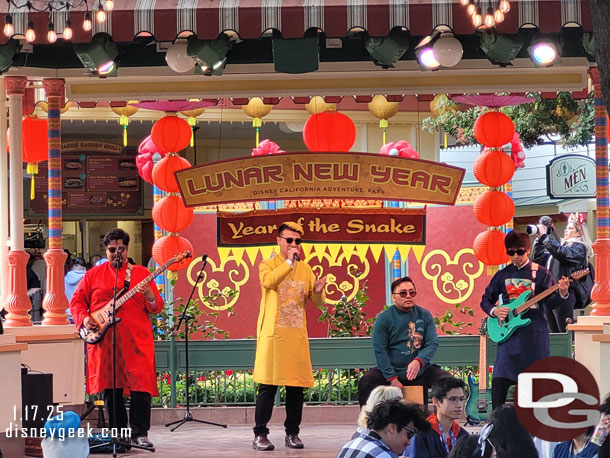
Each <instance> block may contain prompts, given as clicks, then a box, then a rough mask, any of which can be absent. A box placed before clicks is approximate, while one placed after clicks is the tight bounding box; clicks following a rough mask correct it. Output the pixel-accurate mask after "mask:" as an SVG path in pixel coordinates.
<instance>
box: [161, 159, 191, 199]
mask: <svg viewBox="0 0 610 458" xmlns="http://www.w3.org/2000/svg"><path fill="white" fill-rule="evenodd" d="M190 166H191V163H190V162H189V161H187V160H186V159H184V158H183V157H180V156H174V155H167V156H165V157H164V158H163V159H161V160H160V161H159V162H157V164H156V165H155V168H154V169H153V171H152V182H153V184H154V185H155V186H157V187H158V188H160V189H162V190H163V191H166V192H178V191H180V188H179V187H178V182H177V181H176V177H175V176H174V172H177V171H178V170H182V169H186V168H188V167H190Z"/></svg>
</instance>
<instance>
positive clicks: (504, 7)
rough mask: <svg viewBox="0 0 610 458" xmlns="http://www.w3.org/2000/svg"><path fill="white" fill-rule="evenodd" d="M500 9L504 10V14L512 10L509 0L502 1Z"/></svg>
mask: <svg viewBox="0 0 610 458" xmlns="http://www.w3.org/2000/svg"><path fill="white" fill-rule="evenodd" d="M500 11H502V12H503V13H504V14H506V13H508V12H509V11H510V3H509V2H508V0H502V1H501V2H500Z"/></svg>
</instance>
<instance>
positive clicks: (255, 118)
mask: <svg viewBox="0 0 610 458" xmlns="http://www.w3.org/2000/svg"><path fill="white" fill-rule="evenodd" d="M241 108H242V110H244V112H245V113H246V114H247V115H248V116H250V117H251V118H252V127H254V128H256V148H258V144H259V143H260V141H259V137H260V130H261V126H262V125H263V120H262V119H261V118H264V117H265V116H267V115H268V114H269V113H270V112H271V110H272V109H273V105H266V104H265V103H263V99H261V98H260V97H252V98H251V99H250V101H249V102H248V105H242V107H241Z"/></svg>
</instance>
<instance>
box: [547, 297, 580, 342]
mask: <svg viewBox="0 0 610 458" xmlns="http://www.w3.org/2000/svg"><path fill="white" fill-rule="evenodd" d="M569 293H570V296H569V297H568V298H567V299H566V300H565V301H563V303H562V304H561V305H560V306H559V307H557V308H555V309H553V310H551V309H550V308H548V307H544V316H545V317H546V322H547V325H548V328H549V332H566V328H567V326H568V324H567V322H566V320H567V319H570V320H572V321H573V320H574V304H575V303H576V296H575V295H574V291H573V290H572V288H570V291H569Z"/></svg>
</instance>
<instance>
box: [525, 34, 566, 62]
mask: <svg viewBox="0 0 610 458" xmlns="http://www.w3.org/2000/svg"><path fill="white" fill-rule="evenodd" d="M528 51H529V53H530V57H531V58H532V62H534V65H536V66H537V67H550V66H551V65H553V64H554V63H556V62H557V59H559V55H560V48H559V45H558V44H557V43H555V42H554V41H552V40H548V39H540V40H536V41H534V42H532V45H531V46H530V47H529V48H528Z"/></svg>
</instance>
